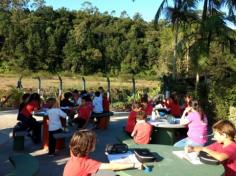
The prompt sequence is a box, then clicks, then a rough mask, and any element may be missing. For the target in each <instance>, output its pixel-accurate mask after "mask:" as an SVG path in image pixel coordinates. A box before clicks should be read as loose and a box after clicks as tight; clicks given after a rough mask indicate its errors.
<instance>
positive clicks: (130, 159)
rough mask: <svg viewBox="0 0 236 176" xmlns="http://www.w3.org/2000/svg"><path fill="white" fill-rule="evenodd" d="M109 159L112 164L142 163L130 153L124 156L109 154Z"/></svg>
mask: <svg viewBox="0 0 236 176" xmlns="http://www.w3.org/2000/svg"><path fill="white" fill-rule="evenodd" d="M107 157H108V160H109V162H110V163H140V162H139V161H138V160H137V158H136V156H135V154H134V153H132V152H130V151H128V152H127V153H122V154H108V155H107Z"/></svg>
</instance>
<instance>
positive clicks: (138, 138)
mask: <svg viewBox="0 0 236 176" xmlns="http://www.w3.org/2000/svg"><path fill="white" fill-rule="evenodd" d="M146 118H147V115H146V113H145V112H144V111H139V112H137V123H136V125H135V127H134V131H133V132H132V134H131V136H132V137H134V142H135V143H136V144H148V143H149V142H150V136H151V133H152V125H150V124H149V123H147V122H146Z"/></svg>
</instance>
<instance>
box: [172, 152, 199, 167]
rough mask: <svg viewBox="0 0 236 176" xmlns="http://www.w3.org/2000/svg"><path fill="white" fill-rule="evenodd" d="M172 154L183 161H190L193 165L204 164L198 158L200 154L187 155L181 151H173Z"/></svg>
mask: <svg viewBox="0 0 236 176" xmlns="http://www.w3.org/2000/svg"><path fill="white" fill-rule="evenodd" d="M172 153H173V154H174V155H176V156H178V157H179V158H181V159H186V160H188V161H189V162H190V163H192V164H203V163H202V162H201V161H200V159H199V157H198V152H191V153H186V152H185V151H183V150H181V151H173V152H172Z"/></svg>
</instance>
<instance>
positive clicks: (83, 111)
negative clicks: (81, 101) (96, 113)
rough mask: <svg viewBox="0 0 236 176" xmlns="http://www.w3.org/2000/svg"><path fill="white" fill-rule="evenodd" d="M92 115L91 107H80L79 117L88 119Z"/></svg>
mask: <svg viewBox="0 0 236 176" xmlns="http://www.w3.org/2000/svg"><path fill="white" fill-rule="evenodd" d="M90 116H91V109H90V107H88V106H87V105H85V106H79V107H78V117H79V118H83V119H85V120H88V119H89V118H90Z"/></svg>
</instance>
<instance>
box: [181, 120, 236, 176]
mask: <svg viewBox="0 0 236 176" xmlns="http://www.w3.org/2000/svg"><path fill="white" fill-rule="evenodd" d="M212 128H213V133H214V138H215V140H216V142H215V143H213V144H211V145H209V146H206V147H193V146H188V147H186V148H185V150H186V151H187V152H192V151H196V152H199V151H204V152H206V153H208V154H209V155H210V156H212V157H214V158H215V159H217V160H219V161H220V162H222V164H223V165H224V168H225V174H224V176H235V175H236V142H235V135H236V129H235V126H234V124H233V123H232V122H230V121H228V120H220V121H218V122H216V123H215V124H214V125H213V127H212Z"/></svg>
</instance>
